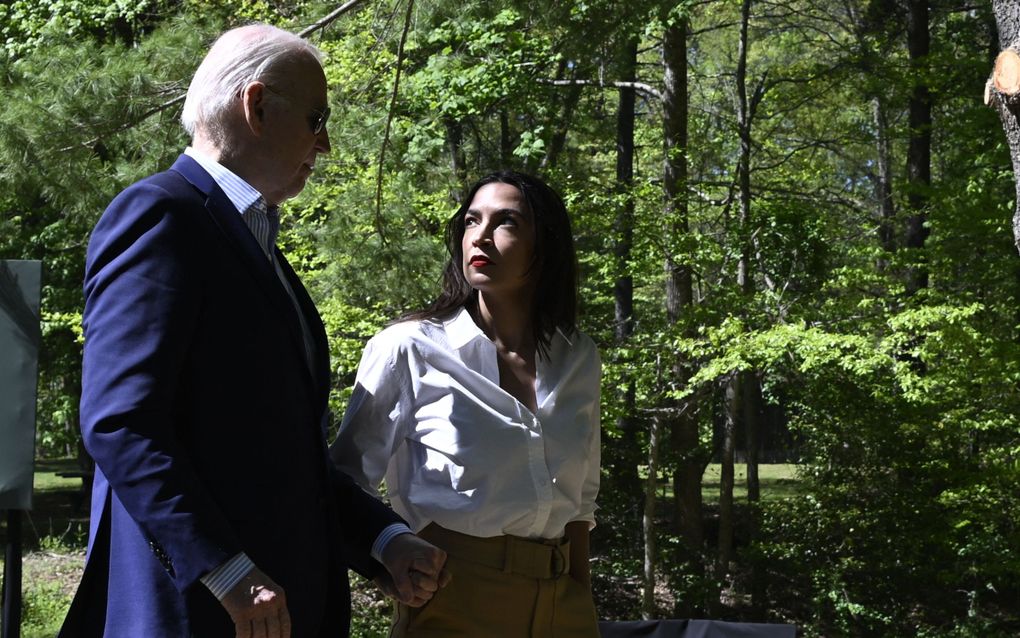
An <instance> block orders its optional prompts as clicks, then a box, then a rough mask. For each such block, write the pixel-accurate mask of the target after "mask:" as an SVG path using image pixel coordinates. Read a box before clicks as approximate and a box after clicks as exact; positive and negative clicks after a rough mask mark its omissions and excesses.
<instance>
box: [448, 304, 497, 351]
mask: <svg viewBox="0 0 1020 638" xmlns="http://www.w3.org/2000/svg"><path fill="white" fill-rule="evenodd" d="M443 328H444V329H445V330H446V338H447V339H448V342H449V344H450V347H452V348H454V349H455V350H459V349H461V348H463V347H464V346H466V345H467V344H469V343H471V342H472V341H474V340H475V339H478V338H479V337H481V338H482V339H485V340H486V341H489V338H488V337H486V336H485V333H484V332H482V329H481V328H479V327H478V324H476V323H475V320H474V319H472V318H471V313H470V312H468V311H467V308H463V307H462V308H461V309H460V310H458V311H457V314H455V315H453V316H452V317H450V318H449V319H447V320H445V321H443Z"/></svg>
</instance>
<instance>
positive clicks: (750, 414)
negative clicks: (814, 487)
mask: <svg viewBox="0 0 1020 638" xmlns="http://www.w3.org/2000/svg"><path fill="white" fill-rule="evenodd" d="M743 374H744V381H743V383H742V384H741V387H742V388H743V393H742V394H743V395H744V396H743V403H744V414H743V417H744V427H745V430H744V432H745V439H744V444H745V446H746V453H747V505H748V517H747V520H748V531H747V541H748V543H749V544H751V545H754V544H755V543H757V542H758V541H759V540H760V539H759V532H758V530H759V527H760V525H759V520H758V519H759V515H760V512H761V509H760V508H759V504H760V501H761V482H760V481H759V478H758V462H759V459H760V452H761V436H760V435H761V429H762V428H761V423H762V415H763V414H764V410H763V403H764V402H763V400H762V392H761V377H760V376H759V375H757V374H755V373H753V372H745V373H743ZM750 570H751V574H750V581H751V584H750V590H751V613H752V616H753V617H752V619H753V620H755V621H758V622H763V621H764V620H765V604H766V602H767V601H766V600H765V595H766V594H765V578H764V573H763V571H762V570H761V569H760V568H759V565H758V564H756V563H752V564H751V566H750Z"/></svg>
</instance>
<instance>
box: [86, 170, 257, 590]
mask: <svg viewBox="0 0 1020 638" xmlns="http://www.w3.org/2000/svg"><path fill="white" fill-rule="evenodd" d="M179 199H180V197H179V196H171V194H170V193H168V192H167V191H166V190H165V189H163V188H162V187H160V186H158V185H155V184H153V183H152V182H143V183H140V184H136V185H134V186H132V187H130V188H129V189H128V190H126V191H125V192H124V193H122V194H121V195H120V196H118V198H117V199H115V200H114V201H113V203H111V205H110V207H109V208H108V209H107V211H106V213H104V215H103V217H102V218H101V220H100V222H99V223H98V224H97V226H96V228H95V230H94V232H93V235H92V238H91V240H90V243H89V250H88V257H87V261H86V276H85V297H86V299H85V312H84V317H83V326H84V332H85V346H84V360H83V361H84V365H83V377H82V403H81V419H82V434H83V438H84V442H85V445H86V447H87V449H88V451H89V453H90V454H91V455H92V457H93V458H94V459H95V461H96V464H97V465H98V466H99V467H100V469H101V470H102V472H103V473H104V474H105V476H106V477H107V479H108V480H109V483H110V485H111V487H112V488H113V493H114V498H117V499H119V500H120V501H121V503H122V504H123V506H124V508H125V509H126V510H127V511H128V513H129V514H130V515H131V517H132V518H133V519H134V521H135V522H136V523H137V525H138V526H139V528H140V530H141V532H142V534H143V535H144V536H145V537H146V539H147V540H148V541H149V544H150V546H151V547H152V548H153V551H154V552H155V553H156V554H157V556H159V557H160V558H161V560H162V561H163V562H164V566H165V567H167V571H168V572H169V573H170V575H171V576H172V577H173V580H174V583H175V585H176V586H177V588H178V589H179V590H181V591H184V590H185V589H187V588H189V587H190V586H192V585H193V584H194V583H195V582H196V581H197V580H198V578H199V577H200V576H202V575H203V574H205V573H206V572H208V571H209V570H210V569H212V568H214V567H216V566H218V565H220V564H221V563H222V562H223V561H225V560H227V559H228V558H229V557H230V556H232V555H234V554H236V553H237V552H238V551H241V549H242V548H241V546H240V543H239V541H238V539H237V538H236V536H235V534H234V533H233V532H232V530H231V526H230V525H229V524H228V522H227V520H226V519H225V518H224V516H223V515H222V513H221V511H220V509H219V508H218V507H217V505H216V503H215V502H214V500H213V499H212V498H211V497H210V494H209V493H208V491H207V490H206V488H205V486H204V485H203V483H202V481H201V480H200V479H199V477H198V475H197V474H196V472H195V468H194V467H193V465H192V462H191V459H190V458H189V454H188V453H187V451H186V449H185V447H184V446H183V445H182V441H181V440H180V438H179V436H178V433H177V431H176V429H175V420H174V411H175V399H176V397H177V393H178V392H179V380H180V379H179V377H180V374H181V372H182V370H183V369H184V360H185V359H186V358H187V357H188V356H189V355H190V352H189V349H188V348H187V344H188V342H189V335H190V334H191V333H192V332H193V331H194V330H195V327H196V325H197V323H198V322H200V321H201V316H200V312H201V308H200V305H199V303H198V301H197V298H196V290H199V289H200V284H199V282H200V278H201V277H202V272H200V260H197V259H194V258H193V257H192V256H191V255H189V252H190V250H193V247H191V246H189V240H190V239H192V238H191V237H190V236H189V229H188V225H187V223H186V222H185V217H186V216H185V215H184V214H182V212H181V208H182V204H181V202H180V201H179Z"/></svg>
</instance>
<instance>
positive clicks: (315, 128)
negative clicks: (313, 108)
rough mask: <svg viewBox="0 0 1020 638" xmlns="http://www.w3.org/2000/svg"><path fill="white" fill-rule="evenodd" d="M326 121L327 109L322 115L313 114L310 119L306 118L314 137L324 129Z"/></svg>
mask: <svg viewBox="0 0 1020 638" xmlns="http://www.w3.org/2000/svg"><path fill="white" fill-rule="evenodd" d="M328 120H329V109H326V110H325V111H323V112H322V113H313V114H312V116H311V117H310V118H308V123H309V124H310V125H311V127H312V133H314V134H315V135H318V134H319V133H321V132H322V129H324V128H325V127H326V122H327V121H328Z"/></svg>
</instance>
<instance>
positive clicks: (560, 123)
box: [539, 53, 637, 169]
mask: <svg viewBox="0 0 1020 638" xmlns="http://www.w3.org/2000/svg"><path fill="white" fill-rule="evenodd" d="M636 55H637V54H636V53H635V56H636ZM566 68H567V60H566V59H565V58H564V59H563V60H562V61H560V65H559V70H558V71H557V72H556V79H557V80H559V79H563V72H564V71H565V70H566ZM625 79H626V78H625ZM582 88H584V85H583V84H580V83H578V84H571V85H569V86H568V87H567V90H566V91H565V92H564V95H563V108H562V109H560V115H559V117H558V118H557V120H556V122H552V123H550V124H551V128H552V129H553V135H552V138H551V139H550V140H549V145H548V146H547V147H546V153H545V155H543V156H542V161H541V162H540V163H539V167H540V168H542V169H547V168H551V167H553V166H556V162H557V160H559V158H560V154H561V153H562V152H563V149H564V148H565V147H566V145H567V132H568V131H569V130H570V123H571V122H572V121H573V119H574V109H576V108H577V103H578V102H580V100H581V89H582ZM623 92H624V90H621V100H622V99H623V97H622V93H623ZM631 93H632V94H633V91H631ZM631 137H632V138H633V135H631ZM632 154H633V152H632Z"/></svg>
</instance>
